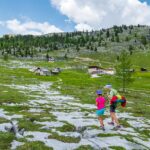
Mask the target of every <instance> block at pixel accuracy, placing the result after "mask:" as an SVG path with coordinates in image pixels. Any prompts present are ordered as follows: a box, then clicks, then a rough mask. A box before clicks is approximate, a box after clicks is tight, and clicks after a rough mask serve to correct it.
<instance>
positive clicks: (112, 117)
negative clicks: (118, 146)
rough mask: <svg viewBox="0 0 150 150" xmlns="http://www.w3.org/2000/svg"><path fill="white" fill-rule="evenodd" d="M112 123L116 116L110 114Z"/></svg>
mask: <svg viewBox="0 0 150 150" xmlns="http://www.w3.org/2000/svg"><path fill="white" fill-rule="evenodd" d="M110 117H111V121H112V122H113V123H114V115H113V112H110Z"/></svg>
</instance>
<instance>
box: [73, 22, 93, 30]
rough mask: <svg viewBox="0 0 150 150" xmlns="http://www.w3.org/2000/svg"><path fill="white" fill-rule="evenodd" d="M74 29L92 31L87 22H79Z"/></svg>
mask: <svg viewBox="0 0 150 150" xmlns="http://www.w3.org/2000/svg"><path fill="white" fill-rule="evenodd" d="M75 29H76V30H77V31H92V27H91V26H89V25H88V24H84V23H79V24H77V25H76V26H75Z"/></svg>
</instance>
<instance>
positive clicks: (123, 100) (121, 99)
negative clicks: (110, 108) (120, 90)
mask: <svg viewBox="0 0 150 150" xmlns="http://www.w3.org/2000/svg"><path fill="white" fill-rule="evenodd" d="M117 103H121V106H122V107H126V103H127V100H126V98H125V97H124V96H121V97H120V96H119V98H118V97H117V96H116V95H115V96H113V97H112V99H111V100H110V104H111V105H112V104H117Z"/></svg>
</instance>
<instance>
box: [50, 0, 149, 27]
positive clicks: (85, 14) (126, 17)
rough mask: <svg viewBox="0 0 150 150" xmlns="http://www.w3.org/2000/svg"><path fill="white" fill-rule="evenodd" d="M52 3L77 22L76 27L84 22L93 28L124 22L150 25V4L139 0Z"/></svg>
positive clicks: (70, 0) (65, 0)
mask: <svg viewBox="0 0 150 150" xmlns="http://www.w3.org/2000/svg"><path fill="white" fill-rule="evenodd" d="M51 3H52V5H53V6H55V7H56V8H57V9H58V10H59V11H60V12H61V13H62V14H63V15H66V16H68V18H69V19H71V20H72V21H74V22H75V23H76V24H77V26H76V27H75V28H76V29H80V27H81V26H83V24H86V25H88V26H90V27H92V28H93V29H99V28H106V27H111V26H113V25H122V24H126V25H131V24H133V25H137V24H145V25H150V6H149V5H148V4H147V3H146V2H144V3H142V2H140V1H139V0H105V1H104V0H51ZM89 29H91V28H89Z"/></svg>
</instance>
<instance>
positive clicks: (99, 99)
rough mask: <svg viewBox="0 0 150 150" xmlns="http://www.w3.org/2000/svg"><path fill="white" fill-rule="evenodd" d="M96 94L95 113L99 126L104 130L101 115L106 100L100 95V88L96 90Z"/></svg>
mask: <svg viewBox="0 0 150 150" xmlns="http://www.w3.org/2000/svg"><path fill="white" fill-rule="evenodd" d="M96 94H97V98H96V106H97V110H96V114H97V116H98V120H99V122H100V126H101V128H102V130H103V131H105V128H104V122H103V115H104V112H105V102H106V100H105V98H104V97H103V96H102V91H101V90H97V91H96Z"/></svg>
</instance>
